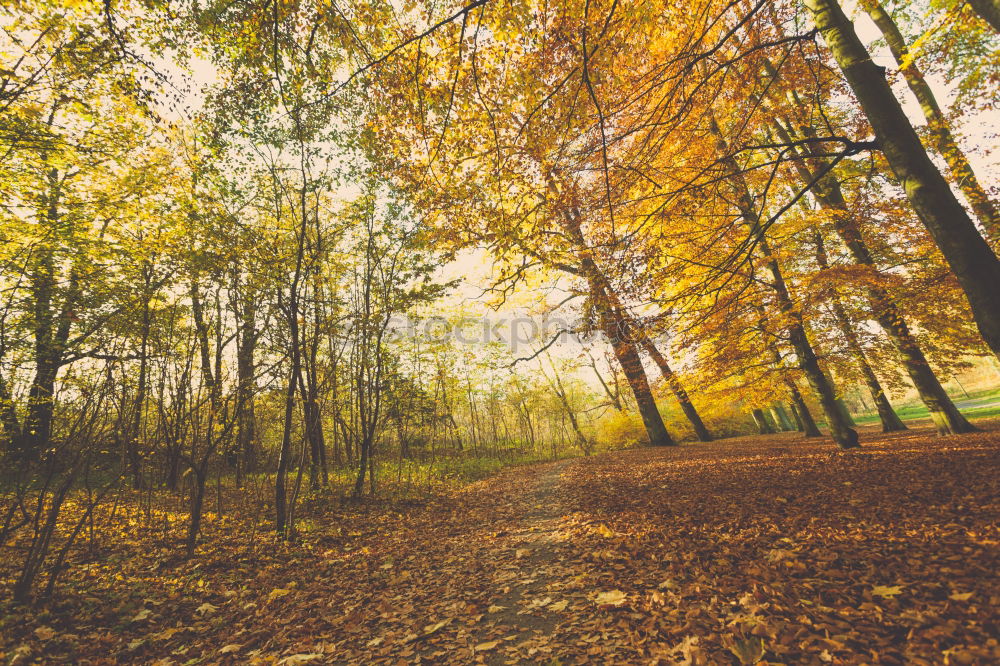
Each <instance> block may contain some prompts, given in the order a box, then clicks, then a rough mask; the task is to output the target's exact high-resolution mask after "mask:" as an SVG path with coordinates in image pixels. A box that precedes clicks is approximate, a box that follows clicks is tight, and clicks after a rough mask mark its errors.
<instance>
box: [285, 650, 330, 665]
mask: <svg viewBox="0 0 1000 666" xmlns="http://www.w3.org/2000/svg"><path fill="white" fill-rule="evenodd" d="M322 658H323V653H322V652H303V653H301V654H293V655H289V656H287V657H285V658H284V659H281V660H279V661H278V666H300V665H301V664H308V663H309V662H310V661H315V660H317V659H322Z"/></svg>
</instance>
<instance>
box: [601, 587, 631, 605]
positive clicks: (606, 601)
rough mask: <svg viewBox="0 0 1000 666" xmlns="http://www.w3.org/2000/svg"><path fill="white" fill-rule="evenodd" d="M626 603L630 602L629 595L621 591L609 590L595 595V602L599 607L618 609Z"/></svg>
mask: <svg viewBox="0 0 1000 666" xmlns="http://www.w3.org/2000/svg"><path fill="white" fill-rule="evenodd" d="M626 601H628V595H627V594H625V593H624V592H622V591H621V590H608V591H606V592H598V593H597V594H596V595H594V602H595V603H596V604H597V605H598V606H608V607H618V606H621V605H622V604H624V603H625V602H626Z"/></svg>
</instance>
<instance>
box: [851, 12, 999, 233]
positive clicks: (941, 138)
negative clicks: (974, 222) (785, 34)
mask: <svg viewBox="0 0 1000 666" xmlns="http://www.w3.org/2000/svg"><path fill="white" fill-rule="evenodd" d="M860 1H861V6H862V7H864V10H865V11H866V12H868V15H869V16H871V18H872V21H874V22H875V25H876V26H877V27H878V29H879V30H881V31H882V36H883V37H885V41H886V43H887V44H888V45H889V50H890V51H891V52H892V57H893V58H894V59H895V60H896V64H898V65H899V67H900V71H901V72H902V73H903V76H904V78H906V83H907V85H909V87H910V90H911V91H913V95H914V96H915V97H916V98H917V101H918V102H919V103H920V110H921V111H923V113H924V118H926V119H927V127H928V129H929V130H930V133H931V137H932V138H933V139H934V148H935V150H937V152H938V154H939V155H941V157H943V158H944V161H945V163H946V164H947V165H948V168H949V169H950V170H951V177H952V181H953V182H954V183H955V184H956V185H957V186H958V189H959V190H961V191H962V195H963V196H965V200H966V201H968V202H969V206H970V207H971V208H972V211H973V212H974V213H975V214H976V217H977V218H979V222H980V223H981V224H982V225H983V228H984V229H986V232H987V234H988V235H989V236H990V238H992V239H994V240H995V241H1000V213H998V212H997V206H996V203H995V202H994V201H992V200H990V197H989V195H988V194H987V193H986V190H984V189H983V186H982V185H981V184H980V183H979V178H977V177H976V172H975V171H974V170H973V168H972V165H971V164H969V159H968V158H967V157H966V156H965V153H964V152H962V149H961V148H959V147H958V142H957V141H955V137H954V136H953V135H952V133H951V128H950V127H949V125H948V119H947V118H945V115H944V113H943V112H942V111H941V106H940V105H939V104H938V102H937V99H936V98H935V97H934V91H932V90H931V87H930V86H929V85H927V80H926V79H925V78H924V75H923V72H921V71H920V68H919V67H917V64H916V63H915V62H914V61H913V59H912V58H911V57H910V56H909V48H908V47H907V45H906V40H905V39H903V35H902V33H900V31H899V28H898V27H897V26H896V23H895V21H893V20H892V17H891V16H889V13H888V12H886V11H885V9H884V8H883V7H882V5H881V4H880V3H879V1H878V0H860ZM975 4H976V3H973V5H975ZM982 4H985V5H989V6H991V7H992V8H993V9H994V10H996V9H997V7H996V5H995V3H994V2H992V1H991V0H982Z"/></svg>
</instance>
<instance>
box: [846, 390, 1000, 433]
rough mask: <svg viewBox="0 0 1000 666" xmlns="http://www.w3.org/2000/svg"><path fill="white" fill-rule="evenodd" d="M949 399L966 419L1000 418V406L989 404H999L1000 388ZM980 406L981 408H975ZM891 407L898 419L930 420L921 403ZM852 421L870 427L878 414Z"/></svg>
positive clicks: (876, 420)
mask: <svg viewBox="0 0 1000 666" xmlns="http://www.w3.org/2000/svg"><path fill="white" fill-rule="evenodd" d="M951 399H952V400H954V401H955V403H956V404H957V405H958V409H959V411H961V412H962V414H964V415H965V417H966V418H970V419H981V418H989V417H992V416H1000V405H990V404H989V403H992V402H1000V388H996V389H989V390H986V391H974V392H972V393H970V394H969V397H968V398H966V397H965V395H961V396H955V395H953V396H951ZM980 404H981V405H983V406H977V405H980ZM963 405H968V406H963ZM893 407H894V408H895V410H896V413H897V414H899V418H901V419H903V420H904V421H914V420H918V419H927V418H930V412H929V411H928V410H927V407H925V406H924V405H923V403H914V404H908V405H898V406H897V405H893ZM854 421H855V422H856V423H857V424H858V425H871V424H874V423H878V414H876V413H871V414H859V415H856V416H854Z"/></svg>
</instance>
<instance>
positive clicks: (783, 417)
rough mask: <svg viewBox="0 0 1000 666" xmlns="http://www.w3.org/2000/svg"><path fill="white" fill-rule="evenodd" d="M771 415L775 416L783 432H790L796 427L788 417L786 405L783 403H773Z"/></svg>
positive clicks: (775, 420)
mask: <svg viewBox="0 0 1000 666" xmlns="http://www.w3.org/2000/svg"><path fill="white" fill-rule="evenodd" d="M771 416H772V417H774V422H775V423H776V424H777V425H778V428H780V429H781V431H782V432H788V431H789V430H792V429H793V428H794V427H795V426H793V425H792V422H791V421H790V420H789V419H788V412H786V411H785V407H784V405H782V404H781V403H776V404H774V405H771Z"/></svg>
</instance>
